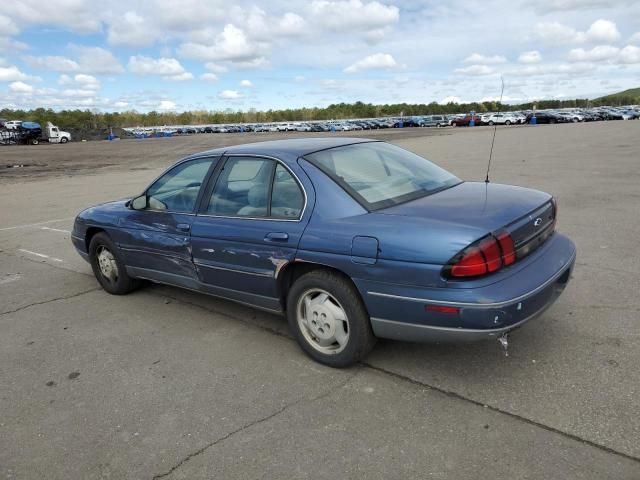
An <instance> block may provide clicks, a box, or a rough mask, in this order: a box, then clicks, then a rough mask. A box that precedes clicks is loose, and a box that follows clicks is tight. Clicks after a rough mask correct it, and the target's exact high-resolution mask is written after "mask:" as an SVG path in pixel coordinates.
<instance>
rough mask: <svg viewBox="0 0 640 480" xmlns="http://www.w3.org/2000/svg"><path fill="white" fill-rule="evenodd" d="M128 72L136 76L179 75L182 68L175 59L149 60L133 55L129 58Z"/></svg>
mask: <svg viewBox="0 0 640 480" xmlns="http://www.w3.org/2000/svg"><path fill="white" fill-rule="evenodd" d="M128 68H129V71H130V72H131V73H135V74H136V75H180V74H181V73H184V68H183V66H182V65H180V62H179V61H178V60H176V59H175V58H164V57H163V58H158V59H155V58H151V57H145V56H142V55H135V56H133V57H130V58H129V65H128Z"/></svg>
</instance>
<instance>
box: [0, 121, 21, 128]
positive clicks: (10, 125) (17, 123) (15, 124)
mask: <svg viewBox="0 0 640 480" xmlns="http://www.w3.org/2000/svg"><path fill="white" fill-rule="evenodd" d="M20 125H22V120H8V121H6V122H4V128H6V129H7V130H17V129H18V128H20Z"/></svg>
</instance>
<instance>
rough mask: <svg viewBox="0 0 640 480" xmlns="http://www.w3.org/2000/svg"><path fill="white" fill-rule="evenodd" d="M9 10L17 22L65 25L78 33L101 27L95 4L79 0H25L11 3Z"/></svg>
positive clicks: (95, 30)
mask: <svg viewBox="0 0 640 480" xmlns="http://www.w3.org/2000/svg"><path fill="white" fill-rule="evenodd" d="M5 3H6V2H5ZM10 12H11V17H12V18H13V19H14V20H15V21H16V22H18V23H19V24H27V25H50V26H59V27H66V28H69V29H71V30H73V31H74V32H78V33H95V32H99V31H100V29H101V28H102V24H101V19H100V15H99V14H97V12H96V8H95V5H93V3H92V2H86V1H81V0H57V1H55V2H46V1H45V2H41V1H38V0H25V1H22V2H14V3H12V4H11V10H10Z"/></svg>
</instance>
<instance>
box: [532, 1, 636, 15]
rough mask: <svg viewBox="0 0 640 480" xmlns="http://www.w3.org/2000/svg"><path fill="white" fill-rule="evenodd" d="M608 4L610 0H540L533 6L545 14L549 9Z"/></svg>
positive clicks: (562, 9) (592, 7)
mask: <svg viewBox="0 0 640 480" xmlns="http://www.w3.org/2000/svg"><path fill="white" fill-rule="evenodd" d="M623 1H624V0H623ZM610 5H611V0H541V1H537V2H536V3H535V8H536V10H537V11H539V12H540V13H541V14H546V13H548V12H550V11H572V10H587V9H594V8H605V7H607V6H610Z"/></svg>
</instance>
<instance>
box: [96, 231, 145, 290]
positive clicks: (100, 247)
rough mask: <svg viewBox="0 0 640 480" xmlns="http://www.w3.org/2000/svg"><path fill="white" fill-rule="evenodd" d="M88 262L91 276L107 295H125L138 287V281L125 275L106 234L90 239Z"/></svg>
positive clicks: (112, 244) (123, 266)
mask: <svg viewBox="0 0 640 480" xmlns="http://www.w3.org/2000/svg"><path fill="white" fill-rule="evenodd" d="M89 260H90V261H91V268H92V269H93V274H94V275H95V276H96V279H97V280H98V282H99V283H100V285H101V286H102V288H104V289H105V290H106V291H107V292H108V293H110V294H112V295H125V294H127V293H129V292H131V291H133V290H135V289H136V287H137V286H138V281H137V280H135V279H133V278H131V277H130V276H129V275H127V271H126V269H125V265H124V263H123V262H122V260H121V258H120V252H119V251H118V248H117V247H116V246H115V244H114V243H113V241H112V240H111V238H109V236H108V235H107V234H106V233H97V234H95V235H94V236H93V238H92V239H91V242H90V243H89Z"/></svg>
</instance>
